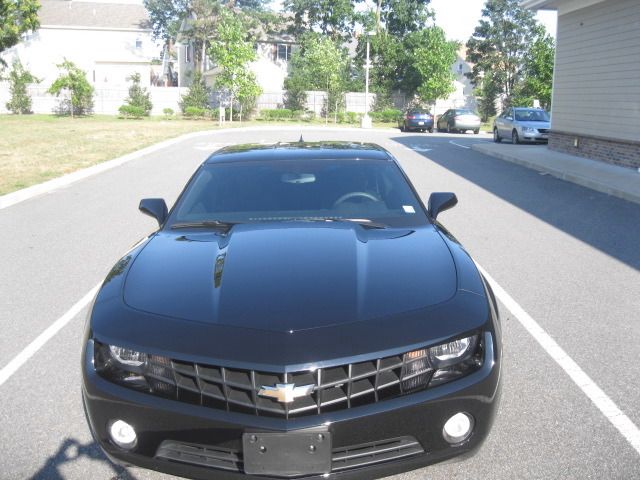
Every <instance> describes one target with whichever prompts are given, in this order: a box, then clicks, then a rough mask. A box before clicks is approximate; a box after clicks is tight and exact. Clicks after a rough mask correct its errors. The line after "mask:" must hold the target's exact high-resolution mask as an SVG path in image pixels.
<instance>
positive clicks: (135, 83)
mask: <svg viewBox="0 0 640 480" xmlns="http://www.w3.org/2000/svg"><path fill="white" fill-rule="evenodd" d="M129 80H131V82H132V84H131V86H130V87H129V98H127V99H126V100H125V102H127V105H130V106H132V107H136V108H138V109H140V110H142V112H143V113H142V114H143V115H144V116H147V117H148V116H149V114H150V113H151V109H152V108H153V104H152V103H151V94H150V93H149V92H147V89H146V88H143V87H142V86H140V74H139V73H134V74H133V75H131V76H130V77H129ZM137 111H138V110H136V112H137Z"/></svg>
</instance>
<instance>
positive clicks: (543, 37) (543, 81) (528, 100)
mask: <svg viewBox="0 0 640 480" xmlns="http://www.w3.org/2000/svg"><path fill="white" fill-rule="evenodd" d="M555 51H556V49H555V42H554V40H553V38H552V37H551V35H549V34H548V33H546V30H545V29H544V27H543V26H542V25H540V26H539V27H538V33H537V35H536V40H535V41H534V42H533V44H532V45H531V48H530V49H529V51H528V52H527V54H526V55H525V58H524V79H523V81H522V83H521V85H519V87H518V88H517V89H516V94H515V96H516V98H515V99H514V104H515V103H518V104H520V105H524V106H530V105H532V104H533V101H534V100H539V101H540V106H541V107H543V108H545V109H549V108H551V90H552V87H553V65H554V57H555Z"/></svg>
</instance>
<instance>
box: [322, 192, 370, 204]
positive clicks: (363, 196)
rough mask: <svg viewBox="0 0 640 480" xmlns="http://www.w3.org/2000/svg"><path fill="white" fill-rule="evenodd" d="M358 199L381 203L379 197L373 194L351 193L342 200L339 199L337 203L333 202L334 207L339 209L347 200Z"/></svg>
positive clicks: (346, 194)
mask: <svg viewBox="0 0 640 480" xmlns="http://www.w3.org/2000/svg"><path fill="white" fill-rule="evenodd" d="M356 197H362V198H366V199H367V200H371V201H372V202H379V201H380V199H379V198H378V197H376V196H375V195H373V194H371V193H368V192H349V193H345V194H344V195H342V196H341V197H340V198H338V199H337V200H336V201H335V202H333V206H334V207H337V206H338V205H340V204H341V203H344V202H346V201H347V200H349V199H351V198H356Z"/></svg>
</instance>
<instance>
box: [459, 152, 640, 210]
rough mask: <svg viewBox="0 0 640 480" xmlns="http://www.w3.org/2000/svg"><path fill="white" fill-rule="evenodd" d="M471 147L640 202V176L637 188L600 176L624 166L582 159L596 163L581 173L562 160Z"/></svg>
mask: <svg viewBox="0 0 640 480" xmlns="http://www.w3.org/2000/svg"><path fill="white" fill-rule="evenodd" d="M471 148H472V149H473V150H475V151H476V152H480V153H483V154H485V155H489V156H492V157H495V158H499V159H500V160H506V161H507V162H511V163H516V164H518V165H522V166H524V167H527V168H530V169H532V170H536V171H538V172H544V173H548V174H550V175H552V176H554V177H556V178H559V179H561V180H565V181H568V182H571V183H575V184H577V185H580V186H583V187H587V188H590V189H592V190H596V191H598V192H601V193H606V194H607V195H613V196H615V197H618V198H622V199H623V200H627V201H630V202H634V203H639V204H640V178H639V179H638V181H637V186H636V188H633V187H631V188H630V187H629V186H628V185H620V184H618V183H619V182H616V181H615V180H614V181H604V180H603V179H602V177H599V176H598V174H599V173H600V172H601V171H602V170H603V169H606V168H619V169H622V167H615V166H613V165H607V164H602V165H599V164H598V163H596V161H595V160H588V159H580V161H584V162H593V163H594V165H593V168H591V169H583V170H590V171H589V173H591V174H580V173H578V172H576V171H575V170H572V169H571V168H570V167H571V166H570V165H567V164H566V163H565V164H563V163H562V162H560V163H558V164H557V165H549V164H548V163H543V162H536V161H533V160H530V159H527V158H525V157H523V156H516V155H514V154H512V153H510V152H497V151H495V150H493V149H492V147H491V146H487V145H484V144H474V145H471ZM634 174H635V172H634V171H633V170H630V171H629V175H634Z"/></svg>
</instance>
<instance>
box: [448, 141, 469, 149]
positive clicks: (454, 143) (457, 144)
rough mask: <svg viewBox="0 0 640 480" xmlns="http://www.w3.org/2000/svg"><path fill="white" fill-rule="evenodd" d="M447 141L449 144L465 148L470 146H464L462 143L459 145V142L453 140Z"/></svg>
mask: <svg viewBox="0 0 640 480" xmlns="http://www.w3.org/2000/svg"><path fill="white" fill-rule="evenodd" d="M449 143H450V144H451V145H455V146H456V147H461V148H467V149H469V148H471V147H465V146H464V145H460V144H459V143H456V142H454V141H453V140H449Z"/></svg>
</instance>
